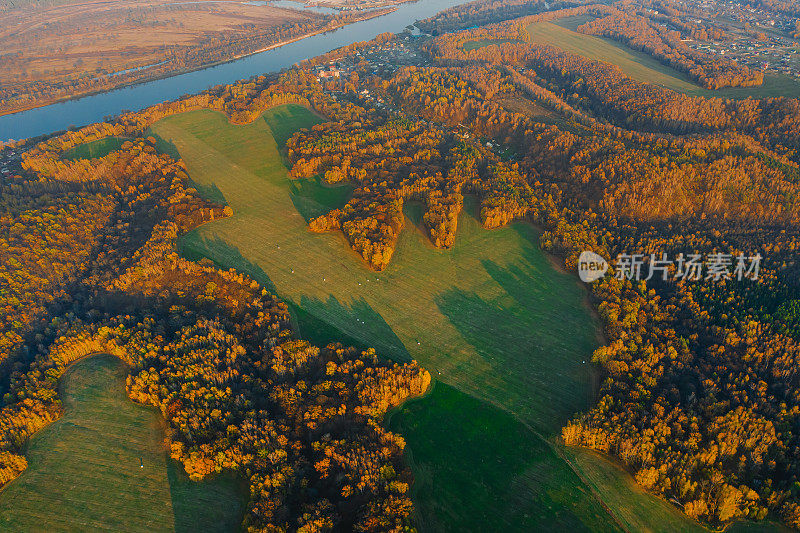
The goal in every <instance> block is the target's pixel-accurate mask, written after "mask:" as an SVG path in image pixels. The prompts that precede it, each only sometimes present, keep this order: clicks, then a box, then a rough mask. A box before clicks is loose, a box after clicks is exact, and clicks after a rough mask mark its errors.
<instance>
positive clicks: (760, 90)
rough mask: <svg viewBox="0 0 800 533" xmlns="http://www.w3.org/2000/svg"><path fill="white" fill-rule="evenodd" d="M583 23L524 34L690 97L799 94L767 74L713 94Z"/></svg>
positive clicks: (537, 26)
mask: <svg viewBox="0 0 800 533" xmlns="http://www.w3.org/2000/svg"><path fill="white" fill-rule="evenodd" d="M587 20H589V18H588V16H586V15H581V16H574V17H565V18H562V19H558V20H555V21H553V22H537V23H534V24H531V25H529V26H528V28H527V31H528V35H529V36H530V38H531V40H532V41H533V42H536V43H540V44H549V45H552V46H556V47H558V48H561V49H562V50H565V51H567V52H571V53H573V54H578V55H582V56H584V57H588V58H590V59H596V60H599V61H605V62H608V63H613V64H614V65H617V66H618V67H620V68H621V69H622V71H623V72H624V73H625V74H627V75H628V76H630V77H631V78H633V79H635V80H638V81H642V82H646V83H652V84H654V85H661V86H662V87H666V88H667V89H672V90H674V91H678V92H682V93H686V94H688V95H690V96H704V97H706V98H711V97H715V96H717V97H723V98H747V97H748V96H752V97H754V98H768V97H776V96H796V95H797V94H800V83H798V82H796V81H794V80H792V79H791V78H789V77H788V76H784V75H779V74H771V73H767V74H765V75H764V83H763V84H762V85H761V86H759V87H733V88H726V89H720V90H716V91H714V90H710V89H705V88H703V87H701V86H700V85H698V84H696V83H695V82H694V81H692V80H691V79H690V78H689V77H688V76H687V75H686V74H684V73H682V72H679V71H677V70H675V69H673V68H671V67H668V66H666V65H663V64H662V63H660V62H659V61H658V60H657V59H654V58H653V57H651V56H649V55H647V54H645V53H643V52H639V51H636V50H633V49H632V48H628V47H627V46H625V45H624V44H621V43H618V42H616V41H614V40H612V39H607V38H604V37H597V36H594V35H585V34H582V33H578V32H576V31H575V29H576V28H577V27H578V26H580V25H581V24H583V23H585V22H586V21H587ZM474 47H475V48H477V46H474ZM465 48H466V45H465Z"/></svg>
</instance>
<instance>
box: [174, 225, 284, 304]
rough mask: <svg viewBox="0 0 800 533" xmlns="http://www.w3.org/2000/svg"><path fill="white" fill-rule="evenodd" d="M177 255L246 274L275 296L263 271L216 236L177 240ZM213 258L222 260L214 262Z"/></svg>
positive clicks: (271, 285)
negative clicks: (210, 262)
mask: <svg viewBox="0 0 800 533" xmlns="http://www.w3.org/2000/svg"><path fill="white" fill-rule="evenodd" d="M178 253H179V254H180V255H181V256H183V257H185V258H186V259H189V260H190V261H201V260H203V259H209V260H211V261H212V262H213V263H214V264H215V265H216V266H217V267H218V268H221V269H222V270H228V269H230V268H233V269H235V270H237V271H238V272H241V273H243V274H247V275H248V276H250V277H251V278H253V279H254V280H256V281H257V282H258V283H260V284H261V285H262V286H263V287H265V288H266V289H267V290H268V291H270V292H271V293H272V294H275V295H277V290H276V288H275V284H274V283H273V282H272V279H270V277H269V276H268V275H267V273H266V272H265V271H264V269H263V268H261V267H260V266H259V265H258V264H256V263H254V262H252V261H250V260H249V259H247V258H246V257H244V256H243V255H242V253H241V252H240V251H239V248H237V247H236V246H232V245H231V244H230V243H228V241H226V240H224V239H221V238H220V237H218V236H214V237H211V238H208V237H203V238H199V239H192V240H191V241H189V240H187V239H185V238H179V239H178ZM215 257H219V258H224V259H222V260H215V259H214V258H215Z"/></svg>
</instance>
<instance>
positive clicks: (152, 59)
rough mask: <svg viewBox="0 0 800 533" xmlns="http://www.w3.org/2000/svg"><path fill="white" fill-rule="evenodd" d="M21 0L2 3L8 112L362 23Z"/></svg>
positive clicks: (125, 2)
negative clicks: (11, 3)
mask: <svg viewBox="0 0 800 533" xmlns="http://www.w3.org/2000/svg"><path fill="white" fill-rule="evenodd" d="M20 1H21V3H20V4H18V5H15V6H12V7H9V6H10V3H9V2H8V1H5V2H4V0H0V114H3V113H11V112H15V111H22V110H24V109H29V108H31V107H37V106H40V105H46V104H49V103H53V102H55V101H58V100H63V99H66V98H71V97H74V96H80V95H85V94H90V93H94V92H101V91H106V90H109V89H113V88H116V87H120V86H123V85H128V84H131V83H136V82H139V81H145V80H148V79H154V78H158V77H163V76H168V75H172V74H176V73H179V72H184V71H187V70H192V69H197V68H201V67H204V66H207V65H210V64H214V63H218V62H222V61H229V60H231V59H234V58H236V57H241V56H244V55H247V54H251V53H254V52H257V51H260V50H264V49H266V48H267V47H270V46H277V45H279V44H281V43H284V42H288V41H291V40H294V39H298V38H302V37H304V36H307V35H311V34H314V33H317V32H319V31H323V30H326V29H332V27H337V26H340V25H342V24H344V23H348V22H352V20H350V19H346V18H343V19H341V20H340V17H336V18H333V19H332V18H331V16H330V15H323V14H321V13H319V12H314V11H310V10H301V9H300V8H301V5H302V4H298V9H297V10H295V9H286V8H279V7H274V6H266V5H253V4H248V3H246V0H220V1H199V2H198V1H191V0H140V1H137V0H111V1H97V0H92V1H89V2H81V3H78V2H76V1H75V0H72V1H69V0H68V1H67V2H62V1H60V0H55V1H52V0H51V2H49V3H46V4H44V5H43V4H39V3H36V4H33V3H29V2H27V0H20ZM78 1H79V0H78ZM45 2H46V0H45Z"/></svg>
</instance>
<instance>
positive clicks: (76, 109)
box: [0, 0, 468, 140]
mask: <svg viewBox="0 0 800 533" xmlns="http://www.w3.org/2000/svg"><path fill="white" fill-rule="evenodd" d="M467 1H468V0H419V1H417V2H413V3H406V4H400V6H399V7H398V9H397V10H396V11H394V12H392V13H389V14H387V15H383V16H380V17H376V18H373V19H369V20H364V21H361V22H356V23H353V24H349V25H347V26H344V27H342V28H339V29H337V30H333V31H330V32H326V33H321V34H319V35H314V36H311V37H308V38H305V39H301V40H299V41H295V42H293V43H289V44H286V45H284V46H281V47H278V48H273V49H271V50H266V51H264V52H260V53H257V54H253V55H250V56H247V57H243V58H241V59H237V60H234V61H230V62H228V63H222V64H220V65H215V66H213V67H208V68H204V69H201V70H195V71H193V72H187V73H185V74H179V75H177V76H171V77H168V78H162V79H159V80H154V81H150V82H146V83H140V84H137V85H131V86H128V87H123V88H120V89H114V90H112V91H107V92H103V93H99V94H95V95H91V96H85V97H83V98H77V99H74V100H68V101H65V102H60V103H57V104H51V105H48V106H44V107H38V108H35V109H30V110H28V111H22V112H19V113H14V114H11V115H5V116H2V117H0V140H8V139H24V138H27V137H33V136H35V135H43V134H45V133H50V132H53V131H57V130H62V129H66V128H68V127H70V126H85V125H86V124H91V123H93V122H99V121H101V120H103V118H104V117H107V116H109V115H116V114H119V113H120V112H121V111H123V110H130V111H138V110H140V109H144V108H145V107H149V106H151V105H154V104H157V103H159V102H164V101H167V100H174V99H175V98H178V97H180V96H182V95H184V94H191V93H197V92H200V91H202V90H205V89H208V88H209V87H213V86H214V85H218V84H221V83H224V84H227V83H232V82H234V81H236V80H240V79H243V78H249V77H251V76H254V75H258V74H265V73H269V72H276V71H278V70H281V69H282V68H286V67H291V66H292V65H294V64H295V63H297V62H299V61H302V60H304V59H308V58H311V57H315V56H318V55H320V54H324V53H325V52H329V51H331V50H333V49H335V48H339V47H341V46H345V45H348V44H350V43H353V42H356V41H366V40H369V39H372V38H374V37H375V36H376V35H379V34H381V33H384V32H387V31H391V32H395V33H397V32H400V31H402V30H403V28H404V27H406V26H408V25H410V24H414V22H416V21H417V20H421V19H424V18H427V17H430V16H432V15H434V14H436V13H438V12H439V11H442V10H444V9H447V8H449V7H453V6H456V5H459V4H463V3H466V2H467Z"/></svg>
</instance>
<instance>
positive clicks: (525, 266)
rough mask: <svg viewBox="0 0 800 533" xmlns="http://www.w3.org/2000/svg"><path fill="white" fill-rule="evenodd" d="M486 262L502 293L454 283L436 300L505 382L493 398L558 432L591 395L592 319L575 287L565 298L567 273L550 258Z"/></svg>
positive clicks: (546, 430) (545, 430)
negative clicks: (487, 294)
mask: <svg viewBox="0 0 800 533" xmlns="http://www.w3.org/2000/svg"><path fill="white" fill-rule="evenodd" d="M530 253H531V254H532V253H533V252H532V251H531V252H530ZM531 257H533V256H532V255H531ZM537 260H539V258H537ZM541 260H544V261H546V259H541ZM483 265H484V267H485V268H486V270H487V272H488V273H489V275H490V276H491V277H492V278H493V279H494V280H495V281H496V282H497V283H498V284H499V285H500V286H501V287H502V288H503V289H504V291H505V293H506V295H507V296H506V295H503V296H501V297H500V298H495V299H492V300H490V301H489V300H486V299H484V298H482V297H481V296H480V295H478V294H476V293H474V292H467V291H464V290H462V289H459V288H457V287H451V288H450V289H448V290H446V291H444V292H442V293H440V294H438V295H436V297H435V298H434V301H435V302H436V305H437V306H438V307H439V309H440V311H441V312H442V314H444V315H445V316H446V317H447V319H448V320H449V321H450V323H451V324H452V325H453V326H454V327H455V328H456V329H457V330H458V331H459V333H460V334H461V335H462V336H463V338H464V340H466V342H468V343H469V344H471V345H472V346H473V348H474V349H475V351H476V352H477V354H478V356H480V357H481V358H482V359H483V360H484V361H485V362H486V363H487V364H488V365H489V366H491V368H492V369H493V371H494V372H495V373H496V374H497V375H498V376H500V377H501V378H502V379H503V380H504V381H505V382H506V383H507V386H505V387H503V390H497V391H495V394H494V396H495V397H497V400H498V401H500V403H501V404H502V405H503V406H504V407H506V408H509V409H511V410H512V411H513V412H515V413H518V414H519V415H520V416H522V417H523V418H524V419H526V420H530V421H531V422H532V424H533V425H534V427H536V429H537V430H539V431H542V432H543V433H545V434H548V435H549V434H553V433H556V432H558V431H559V430H560V428H561V426H562V425H563V423H564V422H566V421H567V419H568V418H569V417H570V416H572V415H574V414H575V413H576V412H578V411H581V410H583V409H585V408H586V407H587V406H588V405H589V402H590V401H591V389H590V387H589V384H588V376H589V367H588V366H587V365H588V360H589V359H590V357H591V353H592V350H593V349H594V347H595V346H594V342H595V341H594V339H595V336H594V325H593V322H592V320H593V319H592V317H591V315H590V314H589V313H588V311H587V310H586V308H585V307H584V306H583V305H582V303H581V301H580V293H579V292H578V291H579V289H578V288H577V287H575V289H574V292H573V291H566V292H567V296H568V298H564V292H565V291H564V289H565V288H566V287H565V286H564V285H565V284H568V283H572V281H571V280H565V282H561V281H562V280H558V279H557V277H555V276H557V274H556V273H555V272H553V271H552V268H551V267H550V266H549V265H544V266H543V267H542V266H541V265H540V266H539V268H537V265H536V264H535V263H532V261H531V260H523V262H522V263H519V264H512V265H510V266H507V267H504V266H500V265H498V264H497V263H494V262H492V261H483ZM547 268H550V269H551V270H550V271H549V272H548V271H547V270H546V269H547Z"/></svg>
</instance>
